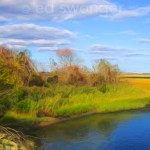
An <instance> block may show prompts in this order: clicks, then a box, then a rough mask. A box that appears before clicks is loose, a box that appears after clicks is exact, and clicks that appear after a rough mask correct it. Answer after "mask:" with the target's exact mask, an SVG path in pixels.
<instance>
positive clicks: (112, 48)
mask: <svg viewBox="0 0 150 150" xmlns="http://www.w3.org/2000/svg"><path fill="white" fill-rule="evenodd" d="M89 50H90V52H91V53H95V52H96V53H100V52H118V51H128V50H130V49H128V48H122V47H115V46H110V45H101V44H94V45H92V46H90V48H89Z"/></svg>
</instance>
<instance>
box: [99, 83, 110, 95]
mask: <svg viewBox="0 0 150 150" xmlns="http://www.w3.org/2000/svg"><path fill="white" fill-rule="evenodd" d="M100 91H101V92H102V93H106V92H108V91H109V87H108V86H107V84H103V85H102V86H101V88H100Z"/></svg>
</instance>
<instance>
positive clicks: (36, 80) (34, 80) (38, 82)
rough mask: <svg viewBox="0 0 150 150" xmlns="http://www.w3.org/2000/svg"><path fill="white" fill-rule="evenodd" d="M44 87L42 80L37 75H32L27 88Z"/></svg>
mask: <svg viewBox="0 0 150 150" xmlns="http://www.w3.org/2000/svg"><path fill="white" fill-rule="evenodd" d="M44 85H45V82H44V80H43V79H42V78H41V77H40V76H38V75H33V76H32V78H31V79H30V81H29V86H44Z"/></svg>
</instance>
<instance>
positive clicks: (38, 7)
mask: <svg viewBox="0 0 150 150" xmlns="http://www.w3.org/2000/svg"><path fill="white" fill-rule="evenodd" d="M116 11H117V5H115V4H113V3H111V2H108V0H93V1H90V0H66V1H64V0H45V1H41V0H30V1H24V0H19V1H18V0H13V1H12V0H1V3H0V14H1V15H2V16H4V17H8V18H11V19H12V18H14V19H18V20H45V21H64V20H69V19H74V18H81V17H90V16H93V15H104V14H110V13H114V12H116Z"/></svg>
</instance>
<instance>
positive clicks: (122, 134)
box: [36, 112, 150, 150]
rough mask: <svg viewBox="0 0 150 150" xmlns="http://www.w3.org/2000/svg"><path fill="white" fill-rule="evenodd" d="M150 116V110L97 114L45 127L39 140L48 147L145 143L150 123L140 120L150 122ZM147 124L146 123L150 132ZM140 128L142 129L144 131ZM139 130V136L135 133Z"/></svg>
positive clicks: (98, 148)
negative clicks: (143, 141) (141, 137)
mask: <svg viewBox="0 0 150 150" xmlns="http://www.w3.org/2000/svg"><path fill="white" fill-rule="evenodd" d="M148 116H149V117H148ZM149 118H150V113H149V112H144V113H142V112H138V113H137V112H134V113H114V114H107V115H106V114H105V115H93V116H89V117H83V118H80V119H75V120H72V121H66V122H63V123H60V124H56V125H53V126H50V127H45V128H43V129H42V130H40V131H39V132H38V133H36V134H37V135H38V136H39V137H41V138H47V139H45V140H44V139H43V140H40V141H39V142H40V144H41V145H42V146H43V149H44V150H107V149H108V150H116V149H119V150H126V148H128V149H130V147H131V148H132V149H134V148H135V147H134V145H135V142H137V144H139V143H142V142H140V141H138V140H141V139H140V136H142V134H145V137H146V138H149V139H150V134H147V133H150V126H146V125H145V123H143V124H141V123H142V122H141V121H140V120H142V121H144V122H146V121H147V122H146V124H149V125H150V119H149ZM146 119H148V120H146ZM139 121H140V122H139ZM139 124H140V125H139ZM138 125H139V126H138ZM143 126H146V129H147V132H146V130H145V129H143ZM139 129H140V130H141V129H142V131H141V132H140V133H139ZM135 131H136V132H135ZM148 131H149V132H148ZM138 133H139V135H138V136H137V137H138V138H139V139H138V138H137V137H135V136H136V135H137V134H138ZM145 141H146V139H145ZM132 143H134V144H132ZM148 143H149V142H148ZM142 144H143V143H142ZM149 147H150V144H149ZM145 148H146V147H145ZM132 149H131V150H132ZM136 149H138V147H136Z"/></svg>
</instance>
